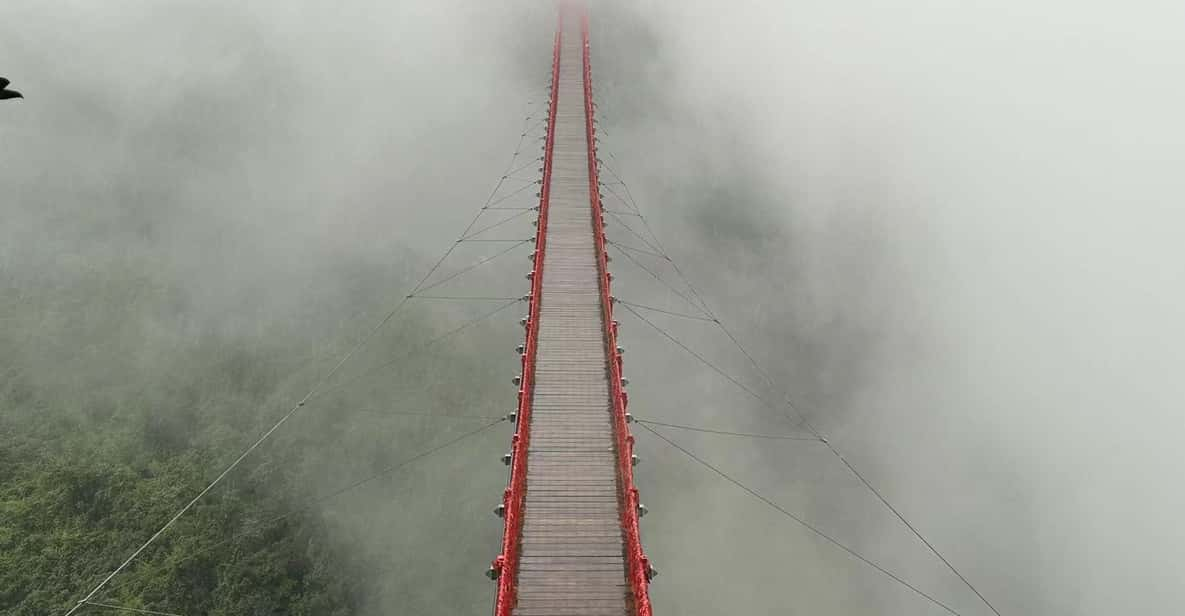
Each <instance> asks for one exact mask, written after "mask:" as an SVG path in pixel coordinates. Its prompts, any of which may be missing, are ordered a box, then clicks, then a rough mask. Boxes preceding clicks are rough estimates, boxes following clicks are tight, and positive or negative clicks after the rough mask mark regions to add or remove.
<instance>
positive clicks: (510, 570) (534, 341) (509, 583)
mask: <svg viewBox="0 0 1185 616" xmlns="http://www.w3.org/2000/svg"><path fill="white" fill-rule="evenodd" d="M563 25H564V24H563V13H562V12H561V14H560V16H559V18H558V23H557V24H556V30H555V44H554V48H553V50H552V59H551V95H550V97H549V100H548V106H547V140H546V146H545V147H544V157H543V184H542V190H541V191H540V193H539V220H538V227H537V228H536V230H535V258H534V262H533V267H532V269H531V274H530V275H531V299H530V303H529V306H530V308H529V311H528V314H527V324H526V331H527V333H526V342H525V343H524V345H523V354H522V380H521V381H520V382H519V390H518V415H517V423H516V426H515V432H514V437H513V439H512V441H511V447H512V450H511V463H510V483H509V485H508V486H507V488H506V490H505V491H504V492H503V494H502V504H503V506H504V507H505V511H504V515H505V519H506V526H505V529H504V530H503V533H502V553H501V554H500V555H499V556H498V557H497V558H495V559H494V562H493V564H492V565H491V567H492V570H493V572H494V574H495V575H497V576H498V594H497V597H496V599H495V603H494V614H495V615H496V616H510V613H511V610H513V609H514V606H515V603H516V601H517V589H516V582H517V577H518V559H519V551H520V546H519V540H520V538H521V536H522V526H523V505H524V502H525V501H526V492H527V449H528V447H529V443H530V440H531V434H530V432H531V397H532V394H533V393H534V388H535V352H536V349H537V348H538V345H539V307H540V300H541V293H540V291H541V290H542V288H543V255H544V252H545V251H546V249H547V209H548V203H549V197H550V193H551V167H552V151H553V150H554V148H555V108H556V94H557V92H558V91H559V82H560V45H561V43H562V42H563V41H562V37H563Z"/></svg>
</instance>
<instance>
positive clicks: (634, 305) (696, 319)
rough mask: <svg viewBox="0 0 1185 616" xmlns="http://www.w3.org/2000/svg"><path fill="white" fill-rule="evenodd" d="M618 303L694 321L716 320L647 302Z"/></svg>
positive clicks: (621, 301) (622, 301)
mask: <svg viewBox="0 0 1185 616" xmlns="http://www.w3.org/2000/svg"><path fill="white" fill-rule="evenodd" d="M617 303H619V304H621V305H623V306H632V307H634V308H641V309H642V310H649V311H651V312H658V313H662V314H669V315H671V316H673V317H682V318H684V319H691V320H693V321H707V322H709V323H712V322H714V321H715V319H711V318H708V317H700V316H696V315H694V314H685V313H682V312H675V311H673V310H663V309H662V308H655V307H654V306H647V305H645V304H636V303H634V302H627V301H625V300H624V299H618V300H617Z"/></svg>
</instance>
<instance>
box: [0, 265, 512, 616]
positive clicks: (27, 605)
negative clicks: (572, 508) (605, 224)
mask: <svg viewBox="0 0 1185 616" xmlns="http://www.w3.org/2000/svg"><path fill="white" fill-rule="evenodd" d="M347 269H349V268H347ZM117 271H118V270H117ZM100 272H101V273H100ZM56 273H57V276H47V277H45V278H41V279H38V280H33V279H22V278H21V277H19V276H17V275H14V274H12V273H11V271H10V272H8V273H7V274H6V275H5V276H4V277H3V278H2V279H0V280H2V282H0V284H2V285H3V286H4V287H6V288H4V289H3V293H2V295H3V297H5V298H6V300H5V305H3V307H2V308H3V311H2V314H3V318H4V319H5V327H3V328H0V349H3V353H2V358H0V362H2V363H0V376H2V378H3V380H2V382H0V387H2V389H0V580H3V581H4V583H3V584H0V612H3V613H5V614H13V615H14V616H15V615H19V616H32V615H41V614H55V613H60V612H62V611H64V610H65V609H66V608H68V607H69V606H70V605H71V604H72V603H73V602H74V601H76V600H77V599H78V598H80V597H81V596H82V595H83V594H84V593H85V592H86V591H87V590H89V589H90V588H91V587H93V586H94V584H95V583H97V582H98V581H99V580H100V579H102V577H103V576H105V575H106V573H108V572H110V571H111V570H113V569H114V568H115V567H116V566H117V565H118V564H119V563H120V562H122V561H123V559H124V558H126V557H127V555H129V554H130V553H131V552H132V551H133V550H135V548H136V547H138V546H139V545H140V544H141V543H142V542H143V541H144V540H145V539H147V538H148V537H149V536H151V534H152V533H153V532H155V530H156V529H157V528H159V527H160V525H161V524H163V523H164V522H165V521H166V520H168V519H169V517H170V516H172V514H173V513H175V512H176V511H177V510H178V509H179V508H180V507H181V506H183V505H184V504H185V503H186V502H188V500H189V499H191V498H192V497H193V496H194V495H195V494H197V493H198V492H199V491H200V490H201V489H202V488H203V487H205V485H206V484H207V483H208V482H209V481H210V480H211V479H212V478H213V477H214V476H216V475H217V474H218V472H220V471H221V470H222V469H223V468H224V467H225V466H226V464H227V463H229V462H230V461H231V460H233V459H234V457H235V456H237V455H238V454H239V452H241V451H242V449H243V447H244V446H245V445H246V444H249V443H250V442H251V441H252V440H254V439H255V438H256V437H257V436H258V435H259V434H260V433H262V432H263V431H264V430H265V429H266V428H267V427H268V426H270V425H271V423H272V422H274V421H275V420H276V419H277V418H278V417H279V415H280V414H282V413H283V412H284V411H285V410H286V409H287V408H289V407H290V406H291V403H292V401H293V400H296V399H299V397H300V396H301V395H302V394H303V393H304V392H305V391H307V389H308V387H310V385H311V384H312V383H313V382H315V380H316V378H318V377H319V375H320V374H321V373H322V372H323V371H324V370H325V366H326V364H327V363H329V360H331V359H332V358H333V356H334V355H335V354H340V352H341V351H342V350H343V348H344V346H345V345H348V344H350V343H352V342H353V341H354V340H355V339H356V337H357V336H358V335H359V334H360V333H361V331H363V329H364V325H365V324H368V321H369V322H373V321H374V316H375V315H376V314H381V311H382V310H383V309H385V308H386V306H383V305H382V303H383V302H388V301H389V300H390V296H391V295H392V293H391V292H389V291H387V290H385V289H377V288H374V287H369V288H370V289H371V290H369V291H366V290H364V289H366V288H368V287H366V286H364V285H359V286H353V285H354V282H356V281H358V280H360V279H366V278H368V277H369V276H371V275H372V274H373V272H369V271H365V268H362V269H360V270H356V271H353V272H352V273H347V275H344V276H342V277H340V278H339V279H337V280H338V282H336V283H335V288H334V289H333V291H335V292H331V293H323V294H320V295H319V296H318V297H319V298H320V299H318V300H314V301H310V302H304V303H302V304H300V306H301V307H300V308H299V309H298V310H294V311H293V312H291V313H289V314H286V315H282V316H281V317H279V318H277V317H276V315H274V314H273V315H252V314H251V313H250V311H247V310H244V309H242V308H236V309H235V310H234V311H232V312H230V313H226V314H222V315H219V316H217V318H214V317H211V316H210V315H209V314H205V313H204V311H205V309H204V308H201V307H200V306H201V305H202V304H201V302H200V301H195V299H194V298H193V297H192V296H191V295H190V294H189V293H188V292H186V291H184V290H182V289H181V288H180V287H177V286H174V285H171V284H169V283H167V282H161V281H158V280H154V279H153V278H152V277H151V276H149V275H147V273H146V272H143V271H136V269H135V268H134V267H129V268H127V269H125V270H123V272H122V273H112V272H111V271H110V270H99V269H90V268H84V267H79V266H77V265H75V266H73V267H71V266H64V267H59V268H58V269H57V270H56ZM79 298H85V301H81V300H80V299H79ZM317 302H319V303H317ZM349 302H352V304H351V305H350V306H346V305H345V304H346V303H349ZM460 314H461V315H465V314H468V313H467V312H466V311H465V310H463V309H462V310H461V313H460ZM341 315H349V316H350V317H353V320H351V319H348V318H343V317H342V316H341ZM403 316H404V319H405V320H404V321H403V322H401V323H400V324H398V325H396V326H394V327H392V328H391V329H390V330H389V331H385V332H384V334H383V335H382V336H380V337H379V338H376V339H375V341H374V342H373V344H372V346H371V348H369V350H368V351H367V352H364V353H362V354H361V356H360V357H358V358H357V361H356V363H357V365H356V366H353V367H352V368H351V369H349V370H346V371H345V374H343V376H344V377H346V378H348V379H351V380H353V384H352V385H351V386H350V387H346V388H342V389H338V390H332V391H330V392H329V393H327V394H326V395H325V396H323V397H322V398H321V399H318V400H316V401H315V403H313V404H310V408H309V409H307V410H304V411H303V414H302V415H300V416H298V418H297V420H296V421H294V422H293V423H292V424H290V425H287V426H285V429H284V430H283V431H281V432H279V433H277V435H276V436H275V438H274V439H273V440H272V441H269V443H268V444H267V445H266V446H265V447H264V448H261V450H260V451H259V452H258V455H256V456H253V457H252V458H251V459H249V460H247V461H246V462H245V463H244V464H243V465H242V466H241V467H239V469H237V470H236V472H235V473H234V474H233V475H232V476H230V477H229V478H228V479H227V480H226V481H225V482H224V483H223V484H222V485H220V486H219V487H218V488H216V490H215V491H214V492H212V493H211V494H210V495H209V496H208V497H207V498H206V499H204V500H202V501H201V502H199V503H198V504H197V505H196V506H195V507H194V508H193V509H192V510H191V511H190V512H189V513H188V514H186V515H185V516H184V517H182V518H181V519H180V520H179V521H178V522H177V523H176V525H174V526H173V527H172V528H171V529H170V530H169V531H168V533H166V535H165V536H163V537H162V538H161V539H160V540H159V541H158V542H157V543H156V544H154V545H153V546H152V547H150V548H149V549H148V550H146V551H145V552H144V554H143V555H142V556H141V557H140V558H139V559H137V562H136V563H134V564H133V565H132V566H131V567H129V569H128V570H126V571H125V572H124V573H123V574H121V575H120V576H119V577H117V578H116V579H115V580H113V582H112V583H111V585H110V586H109V587H108V589H106V590H105V591H104V592H103V593H101V594H100V595H99V597H97V598H96V600H99V601H102V602H105V603H111V604H117V605H121V606H126V607H136V608H148V609H155V610H162V611H171V612H176V613H179V614H186V615H187V616H188V615H192V614H218V615H222V614H225V615H230V614H318V615H320V614H354V613H363V612H365V611H366V610H365V609H364V608H363V607H362V606H363V605H364V604H366V603H368V602H374V601H377V600H379V599H380V598H381V597H385V596H388V595H390V594H391V593H393V592H395V591H393V590H390V589H388V588H387V587H388V586H390V585H391V584H393V583H394V582H393V581H392V580H393V579H395V578H398V577H399V576H394V575H392V574H391V571H390V570H391V566H392V564H395V565H396V566H398V565H399V563H401V562H402V561H403V560H404V559H407V560H412V555H410V554H393V553H392V552H391V551H390V550H389V549H388V548H387V547H386V546H387V545H388V542H389V540H388V538H387V537H386V536H384V537H383V538H382V539H381V540H378V541H376V540H375V539H374V538H373V537H372V536H368V534H369V533H372V532H373V531H372V530H371V529H369V528H368V526H369V525H370V524H371V523H372V520H371V519H370V518H373V517H379V518H381V517H382V515H383V514H382V513H381V512H382V511H385V510H386V508H387V507H389V506H395V505H393V504H394V503H397V502H398V501H399V498H398V497H399V496H400V495H401V493H402V495H403V496H406V495H407V493H408V492H409V491H414V492H415V494H416V495H417V496H419V495H422V494H428V493H429V492H430V491H432V490H440V489H442V488H441V486H440V485H436V486H432V485H431V484H428V485H418V486H417V485H406V482H410V481H412V480H414V479H416V478H417V474H416V473H423V472H424V471H423V470H420V471H413V472H411V473H408V476H409V477H410V479H408V478H404V479H399V478H395V479H390V483H389V485H388V484H384V485H381V486H368V489H372V490H376V491H377V490H383V489H386V490H388V492H387V493H386V494H385V495H382V496H373V495H368V497H370V498H374V499H382V500H381V501H378V500H376V501H375V502H380V503H381V505H376V506H375V510H374V511H373V512H368V511H367V506H368V505H363V506H362V507H360V508H358V507H353V508H351V507H350V505H351V504H356V503H357V502H358V501H353V502H351V501H349V500H348V499H349V498H350V496H351V495H345V496H343V497H342V498H341V499H339V500H343V501H345V503H344V504H342V505H341V507H342V511H337V510H336V509H334V507H333V503H329V504H327V505H326V506H325V507H322V506H319V505H318V504H317V502H318V499H319V498H320V497H321V496H323V495H324V494H326V493H328V492H331V491H332V490H333V489H334V488H336V487H340V486H342V485H348V484H349V483H350V481H351V480H354V479H357V478H359V477H366V476H369V475H371V474H374V473H375V472H376V471H380V470H382V469H386V468H389V467H390V466H391V465H392V464H393V463H395V462H398V461H399V460H400V459H402V458H404V457H407V455H408V454H409V453H411V452H413V451H415V450H417V449H421V448H422V445H423V444H424V443H429V442H437V441H440V440H444V439H445V438H447V437H448V436H449V435H453V434H457V433H462V432H464V431H466V430H470V429H472V428H473V427H474V422H473V421H470V420H450V419H438V418H433V417H420V418H416V417H401V416H397V415H390V414H388V413H386V412H385V411H386V410H390V409H402V410H418V411H424V412H428V413H441V414H458V413H466V414H476V413H484V414H492V413H495V412H497V411H503V412H504V409H501V408H500V407H499V401H498V400H490V399H486V398H483V397H482V395H481V393H480V390H479V389H473V388H456V387H452V386H451V384H453V383H456V382H457V381H456V380H455V379H463V380H466V382H468V383H475V384H479V383H486V382H489V381H490V375H489V374H488V373H489V367H488V366H484V365H483V364H482V363H481V361H480V358H476V359H466V358H465V357H460V358H458V357H457V355H458V353H450V352H448V351H446V350H443V349H437V348H433V349H429V350H425V351H423V352H421V353H419V354H418V356H417V358H416V361H415V362H408V361H407V359H406V358H403V356H404V355H406V354H407V351H408V349H412V348H416V347H417V345H418V344H420V343H422V342H423V341H424V340H427V339H429V338H430V337H431V336H433V335H436V334H439V333H440V332H441V331H447V330H448V329H449V328H450V327H451V326H452V325H455V323H454V321H455V320H456V319H457V315H452V314H442V315H437V314H433V313H430V312H428V311H425V310H424V309H421V308H419V307H412V308H410V309H409V312H408V314H405V315H403ZM506 316H507V318H506V319H504V320H510V319H511V318H512V316H513V312H508V313H506ZM506 325H507V327H508V328H509V327H512V326H510V324H509V323H508V324H506ZM488 337H489V334H488V333H484V332H483V331H482V330H481V329H480V328H479V329H477V330H476V331H474V332H472V333H471V334H470V337H469V338H468V339H466V340H463V341H462V340H458V341H457V344H460V345H462V346H461V353H460V355H468V354H471V353H472V351H473V350H474V349H476V348H481V347H483V345H485V344H486V343H487V342H488V340H487V339H488ZM401 358H403V359H401ZM445 363H447V364H448V366H449V371H448V372H446V371H444V370H443V366H444V364H445ZM458 409H461V410H460V411H458ZM478 425H480V424H478ZM460 453H461V455H460V459H461V460H462V461H463V460H467V459H469V456H471V455H474V454H473V453H472V452H466V451H464V450H462V451H461V452H460ZM476 455H484V454H481V453H477V454H476ZM463 464H464V463H463V462H462V463H460V465H459V466H457V467H456V468H453V469H451V470H450V471H447V472H454V471H455V472H464V467H463ZM375 483H376V484H377V483H379V482H375ZM496 486H497V483H496V482H493V483H490V489H489V490H485V492H489V493H490V494H494V493H496ZM359 498H361V497H359ZM363 502H369V501H363ZM474 505H475V507H476V506H477V503H474ZM485 505H486V503H485V502H484V501H483V502H481V503H480V508H482V509H485V508H486V507H485ZM398 506H400V507H405V508H406V507H408V505H406V504H400V505H398ZM432 506H433V505H432V504H431V503H430V502H429V503H427V504H422V505H421V504H418V503H417V504H414V505H412V506H411V507H412V508H411V509H410V510H409V511H408V517H409V519H410V520H412V523H415V521H416V520H420V521H422V520H423V516H422V515H421V514H420V513H419V512H421V511H426V510H431V509H432ZM368 513H369V514H370V515H368ZM326 515H330V516H331V519H329V518H326ZM359 519H361V520H362V521H363V522H365V524H366V526H362V525H361V524H360V523H359V522H358V520H359ZM373 522H382V520H373ZM491 529H493V525H491ZM484 532H485V530H483V533H484ZM469 535H471V532H463V533H461V536H469ZM367 542H369V544H370V545H371V547H370V549H366V547H365V545H364V544H366V543H367ZM473 547H477V548H478V549H480V548H481V546H480V545H477V546H469V548H473ZM433 558H448V556H447V554H446V555H444V556H433V557H430V558H428V559H427V560H429V561H430V562H431V561H432V559H433ZM467 558H468V557H467ZM450 562H451V559H450ZM478 562H480V561H478ZM433 566H435V565H433ZM430 568H431V567H429V569H430ZM422 590H423V592H424V594H425V595H427V594H429V593H434V592H438V589H436V588H433V587H431V586H430V585H422ZM408 598H409V600H415V599H416V595H415V594H414V593H412V594H411V595H409V596H408ZM458 600H459V599H458ZM87 610H93V611H96V612H97V611H99V608H87Z"/></svg>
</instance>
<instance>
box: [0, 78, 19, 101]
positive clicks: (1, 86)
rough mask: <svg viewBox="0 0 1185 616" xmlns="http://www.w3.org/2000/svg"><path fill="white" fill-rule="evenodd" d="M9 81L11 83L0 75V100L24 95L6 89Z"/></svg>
mask: <svg viewBox="0 0 1185 616" xmlns="http://www.w3.org/2000/svg"><path fill="white" fill-rule="evenodd" d="M9 83H11V82H10V81H8V80H7V79H5V78H3V77H0V101H2V100H7V99H10V98H24V97H25V95H23V94H21V93H20V92H17V91H16V90H9V89H8V84H9Z"/></svg>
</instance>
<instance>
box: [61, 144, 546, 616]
mask: <svg viewBox="0 0 1185 616" xmlns="http://www.w3.org/2000/svg"><path fill="white" fill-rule="evenodd" d="M522 142H523V137H519V142H518V145H517V146H516V147H515V151H514V155H513V156H512V157H511V161H510V164H508V165H507V169H510V168H512V167H513V166H514V161H515V160H517V158H518V154H519V151H520V150H521V149H522ZM505 175H506V173H505V172H504V173H503V176H505ZM503 181H505V177H503V178H502V179H499V180H498V183H497V184H496V185H495V187H494V190H493V191H492V192H491V193H490V196H489V197H487V198H486V201H485V204H483V206H482V208H481V209H479V210H478V212H477V214H476V215H475V216H474V217H473V219H472V220H471V221H470V222H469V224H468V225H467V226H466V227H465V230H464V231H462V232H461V236H460V237H461V238H464V237H465V235H466V234H467V233H468V232H469V231H470V230H471V229H472V228H473V226H474V225H475V224H477V221H478V219H479V218H480V217H481V215H482V213H484V211H485V208H486V207H488V206H489V205H490V199H493V197H494V195H495V194H497V191H498V189H499V188H500V187H501V186H502V183H503ZM459 244H460V241H456V242H453V244H452V245H450V246H449V248H448V249H447V250H446V251H445V253H444V254H443V255H441V257H440V259H438V260H437V261H436V263H435V264H434V265H433V266H432V267H431V268H430V269H429V270H428V273H427V274H425V275H424V276H423V278H421V279H420V281H419V282H418V283H416V286H415V287H414V288H413V289H412V291H411V293H409V294H408V295H406V296H404V297H403V298H402V299H400V300H399V302H397V303H396V304H395V307H394V308H392V309H391V310H390V311H389V312H388V313H387V314H386V316H384V317H383V318H382V319H381V320H380V321H379V322H378V323H377V324H376V325H375V326H374V327H372V328H371V329H370V330H369V331H367V332H366V334H365V335H364V336H363V337H362V338H361V339H360V340H358V342H356V343H355V344H354V345H353V346H352V347H350V349H349V350H348V351H347V352H346V353H345V354H344V355H343V356H342V357H341V359H339V360H338V362H337V363H336V364H335V365H334V366H333V368H332V369H331V370H329V372H328V373H326V374H325V375H324V376H323V377H321V378H320V379H319V380H317V381H316V382H315V384H314V385H313V387H312V388H310V389H309V391H308V393H306V394H305V395H304V396H303V397H302V398H301V399H300V400H299V401H298V402H297V403H296V404H295V405H294V406H292V408H291V409H289V410H288V412H287V413H285V414H284V415H283V416H281V417H280V419H279V420H278V421H276V422H275V424H273V425H272V427H271V428H269V429H268V430H267V431H265V432H264V433H263V434H262V435H261V436H259V438H257V439H256V440H255V441H254V442H253V443H251V445H249V446H248V447H247V448H246V449H245V450H243V452H242V453H241V454H239V456H238V457H237V458H235V460H234V461H233V462H231V463H230V464H229V465H228V466H227V467H226V468H225V469H223V471H222V472H221V473H219V474H218V476H216V477H215V478H214V480H213V481H211V482H210V483H209V484H207V485H206V487H205V488H203V489H202V490H201V491H200V492H198V494H197V495H196V496H194V497H193V499H191V500H190V501H189V502H187V503H186V504H185V505H184V506H183V507H181V509H180V510H178V511H177V512H176V513H175V514H174V515H173V516H172V517H171V518H169V520H168V521H167V522H165V524H164V525H163V526H161V527H160V528H159V529H157V531H156V532H155V533H153V534H152V536H151V537H149V538H148V540H147V541H145V542H144V543H143V544H141V545H140V547H138V548H136V550H135V551H133V552H132V554H131V555H130V556H128V557H127V558H126V559H125V560H124V561H123V562H122V563H120V564H119V566H118V567H116V568H115V569H114V570H113V571H112V572H111V573H109V574H108V575H107V577H105V578H103V580H102V581H100V582H99V583H98V584H97V585H95V587H94V588H92V589H91V590H90V592H88V593H87V594H86V595H85V596H84V597H83V598H82V599H80V600H79V601H78V602H77V603H76V604H74V605H73V606H72V607H70V608H69V609H68V610H67V611H66V612H65V614H64V616H71V615H72V614H74V613H75V612H77V611H78V610H79V609H80V608H81V607H82V606H83V605H85V604H87V603H88V602H89V601H90V600H91V599H93V598H94V597H95V595H96V594H98V592H99V591H100V590H102V589H103V587H104V586H106V585H107V584H108V583H109V582H110V581H111V580H112V579H113V578H114V577H115V576H117V575H119V574H120V572H122V571H123V570H124V569H126V568H127V567H128V565H130V564H131V563H132V561H134V560H135V559H136V557H138V556H139V555H140V553H142V552H143V551H144V550H145V549H147V548H148V546H150V545H152V544H153V543H154V542H156V540H157V539H158V538H159V537H160V536H161V535H163V534H164V533H165V532H166V531H168V530H169V528H171V527H172V526H173V524H175V523H176V522H177V520H178V519H180V518H181V516H183V515H185V514H186V513H187V512H189V510H190V509H192V508H193V506H194V505H195V504H197V502H198V501H199V500H201V499H202V498H203V497H205V496H206V494H208V493H209V492H210V490H213V489H214V488H215V487H216V486H217V485H218V484H219V483H221V482H222V480H223V479H225V478H226V476H227V475H229V474H230V473H231V472H232V471H234V470H235V469H236V468H238V466H239V464H241V463H242V462H243V460H245V459H246V458H247V457H248V456H250V455H251V454H252V453H253V452H254V451H255V450H256V449H258V448H259V446H260V445H262V444H263V443H264V441H266V440H267V439H268V438H270V437H271V435H272V434H274V433H275V432H276V430H278V429H280V427H281V426H283V425H284V424H285V423H287V422H288V420H289V419H291V418H292V417H293V416H294V415H295V414H296V412H297V411H299V410H300V409H301V408H303V407H304V406H305V404H306V403H308V401H309V400H311V399H312V398H313V397H314V396H315V395H317V393H318V392H319V391H320V390H321V388H322V387H324V386H325V384H326V383H328V382H329V380H331V379H332V378H333V377H334V376H335V375H336V374H337V373H338V371H339V370H341V368H342V366H344V365H345V364H346V362H348V361H349V360H350V358H351V357H353V356H354V355H355V354H356V353H357V352H358V351H359V350H361V349H362V348H363V347H364V346H366V345H367V344H368V343H369V342H370V341H371V340H372V339H373V338H374V336H375V335H376V334H378V332H379V330H381V329H382V328H383V327H384V326H386V324H387V323H388V322H389V321H390V320H391V319H392V318H394V316H395V315H396V314H398V313H399V311H400V310H402V309H403V307H404V306H406V305H407V302H408V300H409V299H410V298H411V296H413V295H415V294H416V293H417V292H418V291H420V287H421V286H423V284H424V282H425V281H427V280H428V278H429V277H431V276H432V274H434V273H435V272H436V270H437V269H439V268H440V266H441V264H443V263H444V261H445V260H446V259H447V258H448V257H449V255H451V254H452V253H453V251H455V250H456V248H457V246H458V245H459Z"/></svg>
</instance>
